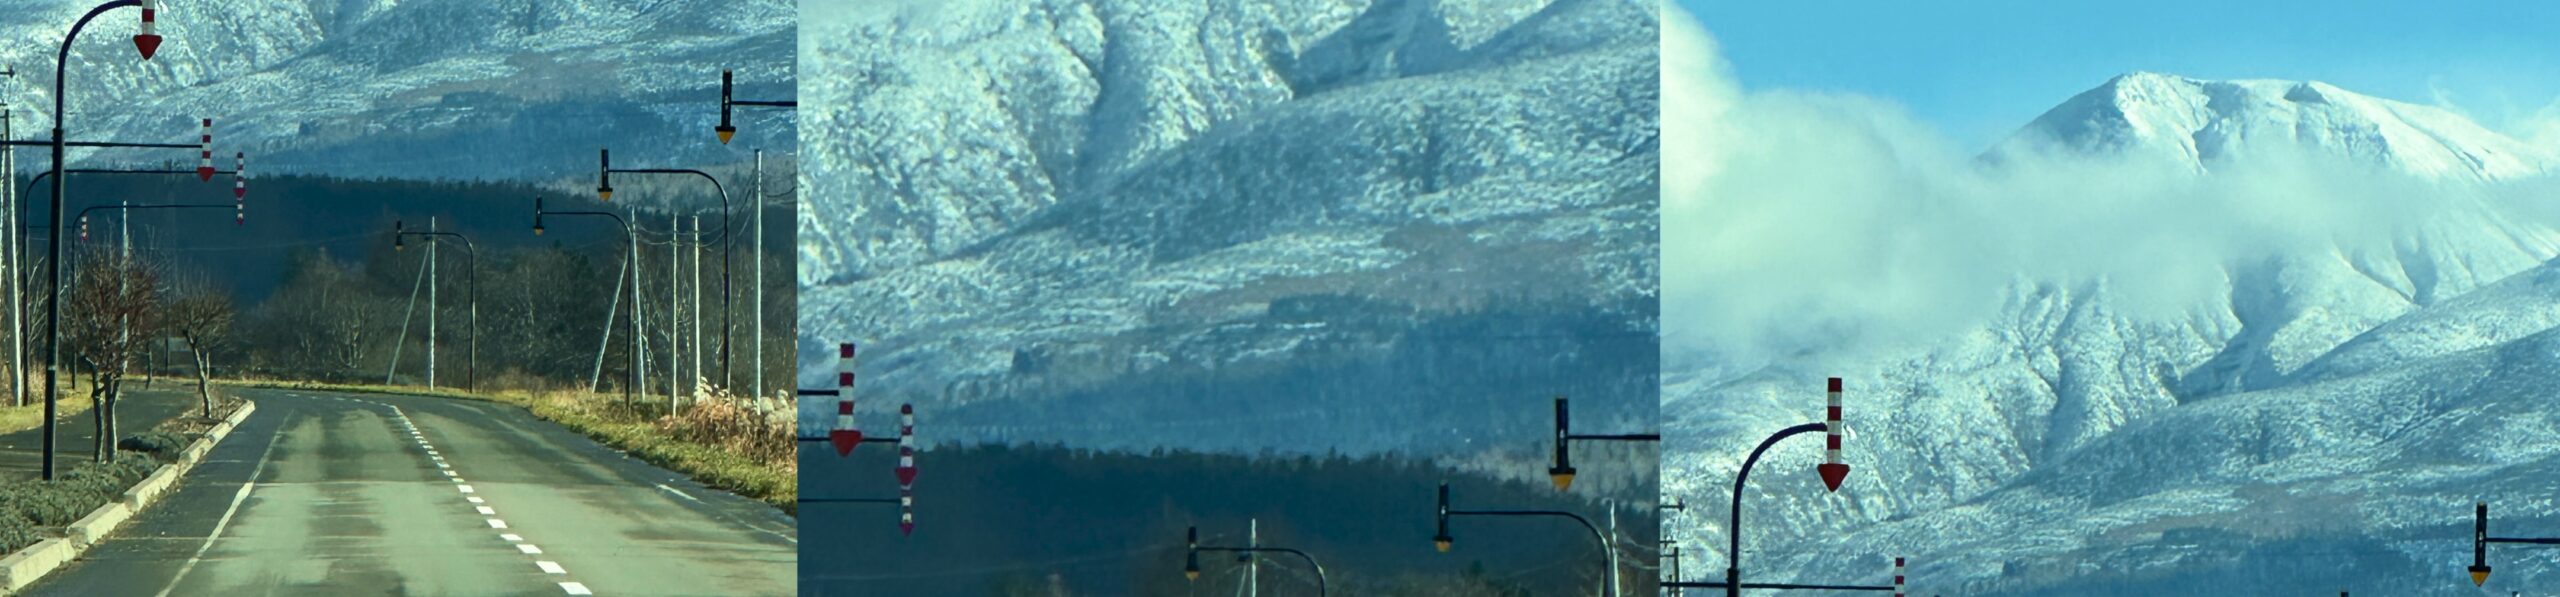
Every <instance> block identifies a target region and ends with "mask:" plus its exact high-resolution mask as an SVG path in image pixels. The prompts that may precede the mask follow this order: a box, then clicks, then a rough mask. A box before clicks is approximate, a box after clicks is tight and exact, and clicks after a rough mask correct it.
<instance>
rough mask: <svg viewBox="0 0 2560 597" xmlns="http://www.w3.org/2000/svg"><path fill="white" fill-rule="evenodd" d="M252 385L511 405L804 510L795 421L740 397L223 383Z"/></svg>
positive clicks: (648, 458)
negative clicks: (770, 416) (761, 412)
mask: <svg viewBox="0 0 2560 597" xmlns="http://www.w3.org/2000/svg"><path fill="white" fill-rule="evenodd" d="M219 383H222V384H224V385H229V386H236V387H250V388H279V389H294V390H318V391H327V392H359V393H373V394H400V395H410V396H434V397H439V398H455V399H462V400H480V401H486V402H496V403H501V404H512V405H516V406H520V407H524V409H525V410H526V411H528V412H531V413H533V416H535V417H538V418H541V419H543V420H546V421H551V422H553V423H557V424H559V425H560V426H562V427H566V428H569V430H571V431H575V432H578V433H579V434H581V435H585V436H587V438H588V439H593V440H595V441H596V442H597V443H601V444H604V445H606V446H611V447H613V448H614V449H617V450H621V451H623V452H625V453H628V454H631V455H632V456H633V457H636V458H639V459H640V460H641V461H642V462H647V463H649V464H652V465H656V466H658V467H660V468H665V469H667V470H671V471H675V472H678V473H683V474H684V475H686V476H688V477H692V478H693V480H694V481H696V482H699V483H702V484H703V485H704V486H707V487H711V488H714V489H719V490H722V491H727V492H730V493H735V494H738V495H742V496H746V497H749V498H753V499H756V500H760V501H763V502H765V503H768V504H773V505H774V506H775V507H777V508H781V509H782V510H783V511H784V512H788V513H792V514H794V515H797V514H798V510H799V505H800V504H799V502H800V471H799V462H798V461H797V459H796V458H795V456H794V447H795V444H794V443H793V440H792V433H793V429H792V423H791V422H790V421H787V420H786V421H781V422H780V423H779V424H778V425H777V424H774V423H773V422H769V421H766V420H764V418H763V417H760V416H758V415H756V414H755V413H753V412H751V411H750V410H749V409H745V408H741V407H738V406H737V404H738V403H737V401H736V400H734V399H706V400H702V401H699V402H696V403H694V404H691V405H688V406H687V407H686V408H685V409H684V410H682V411H680V412H677V413H675V414H674V415H672V416H670V415H668V414H667V409H666V408H665V407H664V405H663V404H646V405H642V406H636V407H635V406H632V405H629V404H626V403H624V402H622V401H621V400H620V399H619V398H612V397H605V396H590V395H588V394H587V393H586V392H583V391H541V392H536V391H525V390H501V391H495V392H464V391H459V390H453V389H447V388H421V387H408V386H384V385H372V384H341V383H320V382H302V381H274V380H225V381H222V382H219Z"/></svg>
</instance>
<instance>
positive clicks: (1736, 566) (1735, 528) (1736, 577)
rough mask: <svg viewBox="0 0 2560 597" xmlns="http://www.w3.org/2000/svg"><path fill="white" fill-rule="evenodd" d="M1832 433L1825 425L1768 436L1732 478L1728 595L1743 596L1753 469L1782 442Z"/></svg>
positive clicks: (1799, 426)
mask: <svg viewBox="0 0 2560 597" xmlns="http://www.w3.org/2000/svg"><path fill="white" fill-rule="evenodd" d="M1829 429H1830V426H1829V425H1825V424H1822V423H1806V424H1803V425H1797V426H1794V427H1788V428H1786V429H1783V430H1780V431H1778V434H1777V435H1772V436H1769V439H1766V440H1761V441H1760V447H1758V448H1752V449H1751V457H1749V458H1745V459H1743V461H1742V471H1741V472H1739V473H1735V474H1734V476H1733V518H1732V520H1730V521H1728V522H1727V523H1726V526H1725V530H1726V532H1725V535H1726V539H1729V540H1731V541H1730V543H1728V544H1727V545H1726V550H1725V560H1724V562H1725V569H1724V579H1725V583H1726V585H1727V586H1726V587H1725V594H1726V595H1729V596H1732V595H1741V594H1742V586H1741V585H1742V484H1743V482H1744V481H1747V480H1749V479H1750V478H1751V465H1754V464H1758V463H1759V462H1760V454H1761V453H1763V452H1767V451H1769V447H1770V446H1774V445H1777V444H1778V442H1779V441H1781V440H1785V439H1787V438H1790V437H1795V436H1797V435H1802V434H1806V433H1821V432H1823V431H1826V430H1829Z"/></svg>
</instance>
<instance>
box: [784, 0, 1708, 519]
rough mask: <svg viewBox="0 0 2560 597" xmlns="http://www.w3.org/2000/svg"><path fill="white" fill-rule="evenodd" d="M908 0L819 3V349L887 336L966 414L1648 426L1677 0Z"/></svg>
mask: <svg viewBox="0 0 2560 597" xmlns="http://www.w3.org/2000/svg"><path fill="white" fill-rule="evenodd" d="M888 6H894V7H899V8H898V9H896V10H882V11H865V12H868V13H869V14H860V15H853V14H849V15H844V16H843V17H841V18H834V19H828V20H826V21H821V20H818V16H817V15H816V13H811V14H810V15H809V18H810V19H811V20H810V21H809V22H807V23H806V25H805V26H806V27H807V28H808V30H809V32H810V36H811V37H810V39H811V42H810V45H809V46H808V47H806V48H804V49H803V51H802V53H801V56H800V59H801V61H802V71H803V72H804V73H805V74H806V75H807V77H808V78H807V79H805V80H806V81H807V82H806V84H804V86H803V89H804V90H805V91H806V93H807V94H808V95H810V96H811V97H810V98H809V99H810V100H811V101H810V103H811V105H812V106H813V108H812V111H811V112H810V113H809V114H807V115H806V116H805V118H807V119H808V121H807V125H808V126H809V127H810V129H809V130H810V131H812V134H811V135H810V136H809V139H808V144H807V150H808V151H810V152H812V153H813V154H814V155H815V156H816V159H814V160H812V161H811V162H810V165H809V167H808V169H807V170H805V174H806V175H805V176H804V178H803V183H802V184H803V185H805V186H806V187H807V188H808V189H810V191H811V192H810V193H807V194H805V195H804V196H805V197H810V198H811V199H810V201H809V202H808V203H805V204H804V205H803V208H802V211H801V215H802V220H801V229H800V230H801V232H800V234H801V240H802V243H801V246H802V248H803V249H802V250H803V252H802V254H801V257H800V274H801V281H802V284H803V287H804V290H803V292H802V294H801V303H800V304H801V317H802V320H801V321H802V324H801V334H802V339H803V347H804V350H803V355H802V362H801V370H802V371H803V372H807V373H811V374H812V375H810V381H811V382H812V383H815V382H818V381H823V378H821V377H818V376H817V375H816V374H818V373H822V372H826V371H831V370H832V364H831V363H829V362H828V361H827V360H826V359H827V358H828V357H829V355H830V353H829V352H827V351H824V350H822V349H820V348H819V347H823V346H832V345H833V343H834V342H838V341H843V340H846V339H852V340H855V341H858V342H861V343H862V346H863V350H862V354H863V360H862V363H861V366H862V374H861V385H862V390H861V392H862V395H864V396H865V397H866V399H865V403H866V406H865V408H881V409H886V408H890V405H893V404H896V403H898V402H907V401H914V402H917V403H918V408H919V411H921V412H928V413H932V415H931V417H930V418H933V419H934V420H935V425H936V427H935V429H936V430H937V437H936V438H935V439H936V440H938V441H973V440H1004V441H1062V442H1067V443H1069V444H1072V445H1079V446H1092V447H1121V448H1136V449H1143V448H1146V447H1149V446H1168V445H1170V446H1182V447H1186V448H1193V449H1214V450H1241V451H1259V450H1266V449H1270V450H1280V451H1284V452H1308V451H1314V452H1322V451H1326V450H1340V451H1343V452H1345V453H1366V452H1375V451H1381V450H1414V451H1418V452H1426V453H1445V452H1449V451H1453V450H1462V449H1464V450H1475V449H1480V448H1482V447H1483V446H1484V445H1485V444H1486V443H1497V444H1501V445H1510V444H1515V443H1516V444H1524V445H1525V444H1534V443H1535V442H1537V441H1538V440H1539V438H1542V437H1544V435H1543V434H1541V433H1540V432H1537V431H1535V430H1536V429H1537V425H1540V424H1543V423H1542V422H1543V421H1545V420H1546V419H1547V417H1549V414H1548V411H1546V410H1544V408H1545V407H1544V406H1543V405H1545V404H1546V402H1545V401H1546V399H1547V398H1548V397H1550V396H1551V395H1555V394H1568V395H1572V396H1574V397H1575V398H1576V403H1575V404H1576V415H1575V420H1576V421H1578V422H1579V421H1585V420H1587V421H1589V423H1588V424H1589V425H1593V426H1595V427H1601V426H1609V427H1622V428H1649V427H1650V425H1651V421H1652V420H1653V417H1652V414H1653V411H1654V407H1655V402H1656V397H1655V392H1656V391H1657V389H1658V385H1657V384H1656V383H1655V382H1654V380H1653V378H1652V368H1653V366H1654V365H1653V363H1654V356H1653V355H1654V353H1655V350H1656V347H1655V346H1654V344H1653V343H1654V340H1653V334H1652V329H1653V321H1654V313H1653V312H1654V310H1655V307H1654V302H1653V294H1654V288H1655V282H1654V278H1655V272H1654V269H1655V263H1656V246H1657V245H1656V237H1655V232H1654V231H1655V229H1656V227H1657V226H1658V223H1657V216H1656V210H1655V207H1654V206H1655V204H1656V199H1655V194H1654V188H1655V183H1654V180H1655V178H1656V176H1657V174H1658V171H1657V167H1656V155H1657V154H1658V150H1657V149H1656V147H1655V144H1654V134H1655V130H1656V111H1657V106H1658V93H1659V91H1658V89H1659V87H1658V84H1657V83H1656V80H1657V78H1658V76H1659V75H1658V66H1657V61H1656V57H1657V52H1656V44H1657V41H1656V39H1657V38H1656V35H1655V30H1656V29H1655V28H1656V26H1657V23H1658V19H1659V17H1658V15H1657V14H1656V12H1655V8H1654V6H1653V5H1652V4H1651V3H1649V2H1643V1H1637V0H1482V1H1461V0H1446V1H1431V0H1331V1H1321V2H1307V1H1303V0H1198V1H1185V2H1161V1H1137V0H1047V1H1034V2H1020V1H1013V0H990V1H981V2H929V3H906V4H897V3H892V4H890V5H888ZM815 106H823V107H815ZM809 417H810V418H809V419H808V420H809V421H818V420H819V419H817V418H816V413H815V411H811V412H810V414H809ZM1586 417H1587V419H1586ZM1515 432H1516V433H1515ZM1497 439H1499V441H1496V440H1497ZM1646 474H1648V475H1649V474H1650V470H1648V471H1646Z"/></svg>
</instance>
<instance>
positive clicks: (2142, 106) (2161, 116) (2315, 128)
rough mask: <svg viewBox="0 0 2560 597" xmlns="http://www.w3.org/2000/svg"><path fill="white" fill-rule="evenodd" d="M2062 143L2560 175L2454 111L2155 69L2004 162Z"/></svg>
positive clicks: (2018, 137) (2024, 144) (2532, 152)
mask: <svg viewBox="0 0 2560 597" xmlns="http://www.w3.org/2000/svg"><path fill="white" fill-rule="evenodd" d="M2055 143H2059V144H2062V145H2065V146H2069V147H2072V148H2075V149H2082V150H2090V151H2109V152H2127V153H2139V154H2150V155H2157V156H2162V157H2167V158H2171V159H2175V160H2178V161H2179V162H2182V163H2187V164H2192V165H2194V166H2195V167H2196V169H2197V170H2199V171H2203V170H2208V169H2211V168H2214V167H2217V166H2220V165H2224V164H2228V163H2231V162H2233V161H2235V160H2239V159H2244V158H2246V157H2249V156H2253V155H2266V154H2270V153H2278V152H2297V151H2302V150H2304V149H2306V148H2310V149H2314V150H2316V151H2318V152H2321V153H2325V154H2330V155H2334V156H2338V157H2345V158H2349V159H2354V160H2360V161H2364V162H2368V163H2372V164H2378V165H2383V166H2387V167H2390V168H2394V169H2399V170H2404V171H2407V172H2412V173H2417V174H2420V175H2423V176H2427V177H2434V178H2459V179H2469V180H2506V179H2514V178H2520V177H2527V176H2534V175H2537V174H2541V173H2545V172H2550V171H2552V170H2553V169H2555V168H2560V148H2550V147H2534V146H2531V145H2527V144H2525V143H2523V142H2521V141H2517V140H2515V139H2512V138H2508V137H2506V136H2504V135H2500V134H2498V133H2495V132H2492V131H2490V130H2488V129H2485V128H2482V127H2481V126H2480V125H2479V124H2477V123H2474V122H2472V121H2471V120H2470V119H2467V118H2464V117H2462V116H2461V115H2459V114H2455V113H2453V112H2451V111H2448V110H2445V109H2443V108H2438V107H2434V106H2423V105H2418V104H2410V103H2404V102H2397V101H2392V100H2387V99H2381V98H2376V97H2371V96H2366V95H2359V94H2356V93H2355V92H2351V91H2347V90H2344V89H2339V88H2338V87H2337V86H2335V85H2330V84H2327V83H2321V82H2318V81H2279V80H2271V79H2251V80H2232V81H2209V80H2199V79H2190V78H2186V77H2180V76H2176V75H2167V74H2160V73H2147V72H2137V73H2130V74H2126V75H2123V76H2119V77H2116V78H2114V79H2111V80H2109V81H2107V82H2106V84H2104V85H2099V86H2098V87H2097V88H2096V89H2091V90H2088V91H2086V92H2082V93H2081V94H2080V95H2078V96H2075V97H2072V98H2071V99H2070V101H2066V102H2063V103H2062V105H2059V106H2055V107H2054V108H2053V109H2052V110H2050V111H2047V112H2045V113H2044V115H2043V116H2039V117H2037V118H2036V119H2035V121H2034V122H2032V123H2029V124H2028V125H2027V126H2026V128H2025V129H2023V130H2020V131H2018V133H2017V134H2015V135H2013V136H2011V137H2010V139H2009V140H2008V141H2007V142H2006V143H2004V144H2003V146H2002V147H2000V148H1997V149H1996V150H1995V151H1994V152H1993V156H1994V157H1997V156H1999V155H2002V154H2006V153H2010V152H2016V151H2041V150H2044V149H2047V147H2046V146H2047V145H2049V144H2055Z"/></svg>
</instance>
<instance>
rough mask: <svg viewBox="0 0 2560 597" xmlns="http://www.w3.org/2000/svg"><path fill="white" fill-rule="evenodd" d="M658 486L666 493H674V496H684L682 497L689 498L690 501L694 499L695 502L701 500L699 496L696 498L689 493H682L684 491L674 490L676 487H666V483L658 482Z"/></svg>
mask: <svg viewBox="0 0 2560 597" xmlns="http://www.w3.org/2000/svg"><path fill="white" fill-rule="evenodd" d="M658 488H659V489H664V490H667V493H672V494H676V497H680V498H684V499H686V500H691V501H696V502H699V501H702V499H701V498H696V497H693V496H690V495H685V493H684V492H682V491H676V488H673V487H668V486H667V484H665V483H659V484H658Z"/></svg>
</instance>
